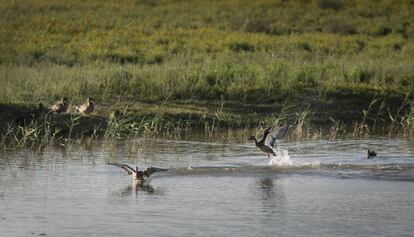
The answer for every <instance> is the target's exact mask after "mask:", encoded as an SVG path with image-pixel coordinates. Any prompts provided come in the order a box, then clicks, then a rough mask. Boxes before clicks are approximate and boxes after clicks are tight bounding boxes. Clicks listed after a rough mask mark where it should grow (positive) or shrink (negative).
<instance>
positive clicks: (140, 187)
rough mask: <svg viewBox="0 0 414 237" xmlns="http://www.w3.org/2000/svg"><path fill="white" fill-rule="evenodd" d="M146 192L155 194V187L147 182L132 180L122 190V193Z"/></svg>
mask: <svg viewBox="0 0 414 237" xmlns="http://www.w3.org/2000/svg"><path fill="white" fill-rule="evenodd" d="M138 192H144V193H147V194H155V193H156V192H155V189H154V188H153V187H152V186H151V185H150V184H147V183H140V182H131V183H130V184H129V185H128V186H126V187H125V188H123V189H122V190H121V195H129V194H138Z"/></svg>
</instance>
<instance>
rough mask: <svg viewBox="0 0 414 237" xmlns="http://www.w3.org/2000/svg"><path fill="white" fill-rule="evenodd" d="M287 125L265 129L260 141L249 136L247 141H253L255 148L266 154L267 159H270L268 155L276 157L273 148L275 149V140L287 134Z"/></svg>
mask: <svg viewBox="0 0 414 237" xmlns="http://www.w3.org/2000/svg"><path fill="white" fill-rule="evenodd" d="M288 129H289V125H288V124H287V123H286V124H285V125H283V126H281V127H279V128H274V129H272V127H270V128H268V129H266V130H265V131H264V133H263V137H262V139H261V140H259V141H258V140H257V139H256V137H255V136H250V137H249V139H248V140H250V141H254V143H255V145H256V147H257V148H259V149H260V150H261V151H263V152H264V153H266V154H267V158H270V155H273V156H276V153H275V150H274V148H275V147H276V140H278V139H282V138H283V137H284V136H285V135H286V134H287V132H288Z"/></svg>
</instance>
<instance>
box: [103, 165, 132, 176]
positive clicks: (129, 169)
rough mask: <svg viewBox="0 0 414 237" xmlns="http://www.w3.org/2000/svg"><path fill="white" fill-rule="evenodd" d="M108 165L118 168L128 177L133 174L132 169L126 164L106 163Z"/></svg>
mask: <svg viewBox="0 0 414 237" xmlns="http://www.w3.org/2000/svg"><path fill="white" fill-rule="evenodd" d="M108 165H114V166H118V167H119V168H122V169H123V170H125V171H126V172H127V173H128V174H129V175H131V174H132V173H133V172H134V169H133V168H132V167H131V166H129V165H127V164H117V163H108Z"/></svg>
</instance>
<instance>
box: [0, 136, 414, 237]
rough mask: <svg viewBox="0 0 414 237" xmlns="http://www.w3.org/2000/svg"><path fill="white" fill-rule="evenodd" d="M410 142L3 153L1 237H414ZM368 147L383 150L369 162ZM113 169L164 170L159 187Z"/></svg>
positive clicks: (145, 144)
mask: <svg viewBox="0 0 414 237" xmlns="http://www.w3.org/2000/svg"><path fill="white" fill-rule="evenodd" d="M412 145H413V144H412V142H411V141H406V140H382V139H376V140H344V141H337V142H327V141H311V142H299V143H288V144H283V146H284V148H285V149H287V150H289V153H290V157H291V159H292V162H293V165H292V166H289V167H278V166H269V161H268V160H267V159H266V158H265V156H264V155H263V154H261V153H260V151H258V150H257V149H255V148H254V147H253V146H252V145H251V144H220V143H208V142H177V141H165V140H131V141H128V142H126V143H125V144H118V145H114V144H110V143H108V144H103V145H100V144H97V145H96V146H92V147H87V148H86V147H72V149H66V150H45V151H42V152H33V151H19V152H3V153H1V159H0V236H37V235H47V236H100V237H103V236H136V235H139V236H195V235H196V236H234V235H237V236H252V235H257V236H333V235H335V236H414V227H413V225H412V223H414V215H413V213H414V205H413V201H414V188H413V187H414V186H413V181H414V150H413V148H412V147H413V146H412ZM367 147H375V149H376V151H377V152H378V153H379V154H380V155H379V157H378V158H376V159H374V160H367V159H364V155H365V152H366V148H367ZM107 162H119V163H129V164H131V165H138V166H139V167H146V166H158V167H164V168H169V169H170V171H169V172H165V173H164V172H163V173H160V174H156V175H154V177H153V180H152V181H151V182H150V183H149V184H145V185H140V184H133V183H131V178H130V177H128V176H127V175H126V174H125V172H124V171H123V170H121V169H119V168H118V167H114V166H109V165H106V163H107Z"/></svg>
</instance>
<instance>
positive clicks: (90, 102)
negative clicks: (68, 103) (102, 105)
mask: <svg viewBox="0 0 414 237" xmlns="http://www.w3.org/2000/svg"><path fill="white" fill-rule="evenodd" d="M95 105H96V101H95V100H94V99H93V98H92V97H88V99H86V103H85V104H82V105H79V106H76V111H77V112H80V113H84V114H90V113H92V112H93V109H94V108H95Z"/></svg>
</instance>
